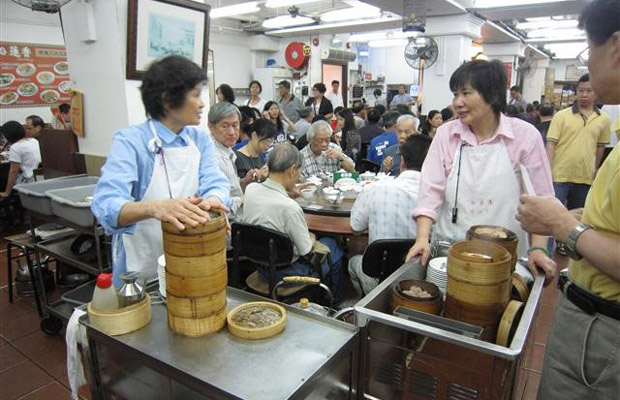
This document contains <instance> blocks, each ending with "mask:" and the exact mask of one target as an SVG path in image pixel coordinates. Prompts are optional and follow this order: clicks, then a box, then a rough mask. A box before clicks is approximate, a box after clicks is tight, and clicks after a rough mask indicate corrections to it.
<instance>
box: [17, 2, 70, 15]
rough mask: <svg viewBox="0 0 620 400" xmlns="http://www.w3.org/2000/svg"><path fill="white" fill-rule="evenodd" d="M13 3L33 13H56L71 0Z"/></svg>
mask: <svg viewBox="0 0 620 400" xmlns="http://www.w3.org/2000/svg"><path fill="white" fill-rule="evenodd" d="M12 1H13V3H16V4H19V5H20V6H23V7H27V8H29V9H31V10H33V11H43V12H47V13H57V12H58V11H60V7H62V6H64V5H65V4H67V3H68V2H70V1H71V0H12Z"/></svg>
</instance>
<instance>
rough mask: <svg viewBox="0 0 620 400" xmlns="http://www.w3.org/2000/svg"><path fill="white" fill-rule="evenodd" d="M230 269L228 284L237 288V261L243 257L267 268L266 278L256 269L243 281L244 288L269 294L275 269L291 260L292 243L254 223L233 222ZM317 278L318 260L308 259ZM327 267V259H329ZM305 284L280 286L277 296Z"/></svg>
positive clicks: (320, 273) (286, 238) (301, 287)
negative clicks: (231, 266) (231, 269)
mask: <svg viewBox="0 0 620 400" xmlns="http://www.w3.org/2000/svg"><path fill="white" fill-rule="evenodd" d="M232 245H233V271H232V273H231V282H230V285H231V286H235V287H239V286H240V282H239V261H240V260H241V259H242V258H246V259H248V260H250V261H251V262H253V263H255V264H258V265H262V266H265V267H267V268H268V272H269V281H265V280H264V279H263V278H262V277H261V276H260V274H259V272H258V271H254V272H253V273H252V274H250V276H248V278H247V279H246V281H245V283H246V285H247V286H248V288H249V289H250V290H251V291H253V292H255V293H258V294H260V295H262V296H265V297H271V293H272V291H273V288H274V287H275V285H276V283H278V282H276V270H277V269H282V268H286V267H288V266H289V265H291V263H292V260H293V242H292V241H291V240H290V239H289V238H288V236H286V235H284V234H282V233H280V232H277V231H274V230H272V229H268V228H263V227H260V226H256V225H249V224H243V223H239V222H235V223H233V224H232ZM311 264H312V267H313V269H314V271H315V272H316V273H317V274H318V277H319V279H321V280H322V279H323V276H322V269H321V263H320V260H318V261H317V262H311ZM330 266H331V259H330ZM304 289H306V287H305V286H296V287H292V288H283V289H280V290H279V294H280V296H281V297H289V296H292V295H294V294H296V293H298V292H300V291H302V290H304Z"/></svg>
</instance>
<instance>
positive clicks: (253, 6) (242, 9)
mask: <svg viewBox="0 0 620 400" xmlns="http://www.w3.org/2000/svg"><path fill="white" fill-rule="evenodd" d="M257 11H260V8H258V5H257V2H256V1H251V2H249V3H239V4H235V5H232V6H225V7H217V8H212V9H211V12H210V13H209V17H211V18H212V19H215V18H223V17H232V16H234V15H242V14H250V13H254V12H257Z"/></svg>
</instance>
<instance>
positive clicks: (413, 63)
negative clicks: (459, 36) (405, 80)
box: [405, 36, 439, 69]
mask: <svg viewBox="0 0 620 400" xmlns="http://www.w3.org/2000/svg"><path fill="white" fill-rule="evenodd" d="M438 54H439V48H438V47H437V42H435V40H434V39H433V38H431V37H429V36H418V37H416V38H413V39H411V40H410V41H409V43H407V46H406V47H405V60H406V61H407V64H409V66H410V67H411V68H414V69H425V68H428V67H430V66H431V65H433V64H434V63H435V61H437V55H438Z"/></svg>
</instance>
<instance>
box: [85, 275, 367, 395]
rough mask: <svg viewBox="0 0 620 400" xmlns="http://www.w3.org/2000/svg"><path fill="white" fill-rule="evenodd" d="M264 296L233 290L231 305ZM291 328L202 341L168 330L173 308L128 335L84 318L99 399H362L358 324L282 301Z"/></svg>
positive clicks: (222, 334)
mask: <svg viewBox="0 0 620 400" xmlns="http://www.w3.org/2000/svg"><path fill="white" fill-rule="evenodd" d="M264 300H265V299H264V298H263V297H259V296H255V295H253V294H250V293H247V292H243V291H240V290H238V289H234V288H230V287H229V288H228V305H227V307H228V308H229V309H231V308H233V307H235V306H237V305H239V304H241V303H246V302H249V301H264ZM283 306H284V307H285V308H286V311H287V318H288V319H287V323H286V328H285V329H284V331H283V332H281V333H280V334H278V335H276V336H274V337H272V338H268V339H262V340H245V339H240V338H237V337H235V336H233V335H231V334H230V333H229V332H228V330H227V329H226V328H224V329H222V330H221V331H219V332H218V333H214V334H210V335H206V336H203V337H199V338H189V337H184V336H180V335H177V334H175V333H174V332H172V331H171V330H170V329H169V328H168V324H167V319H166V307H165V305H162V304H155V305H153V309H152V311H153V312H152V315H153V317H152V320H151V322H150V323H149V324H148V325H146V326H145V327H144V328H142V329H140V330H138V331H136V332H132V333H129V334H126V335H120V336H115V337H112V336H109V335H107V334H105V333H103V332H101V331H99V330H97V329H95V328H93V327H92V326H90V325H89V323H88V318H87V317H86V316H85V317H83V319H82V320H81V323H82V324H84V325H85V326H86V329H87V335H88V342H89V350H88V351H87V353H88V360H89V365H90V370H91V374H90V375H91V377H92V380H91V387H92V391H93V393H92V394H93V398H95V399H102V398H127V399H149V400H152V399H224V398H225V399H230V398H232V399H252V400H260V399H266V400H276V399H289V398H295V399H299V398H305V399H348V398H356V396H357V394H358V393H357V382H358V381H359V379H358V377H357V371H358V350H359V340H358V328H357V327H356V326H354V325H350V324H347V323H344V322H340V321H336V320H334V319H331V318H327V317H323V316H319V315H316V314H312V313H309V312H306V311H302V310H300V309H297V308H295V307H291V306H288V305H283Z"/></svg>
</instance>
